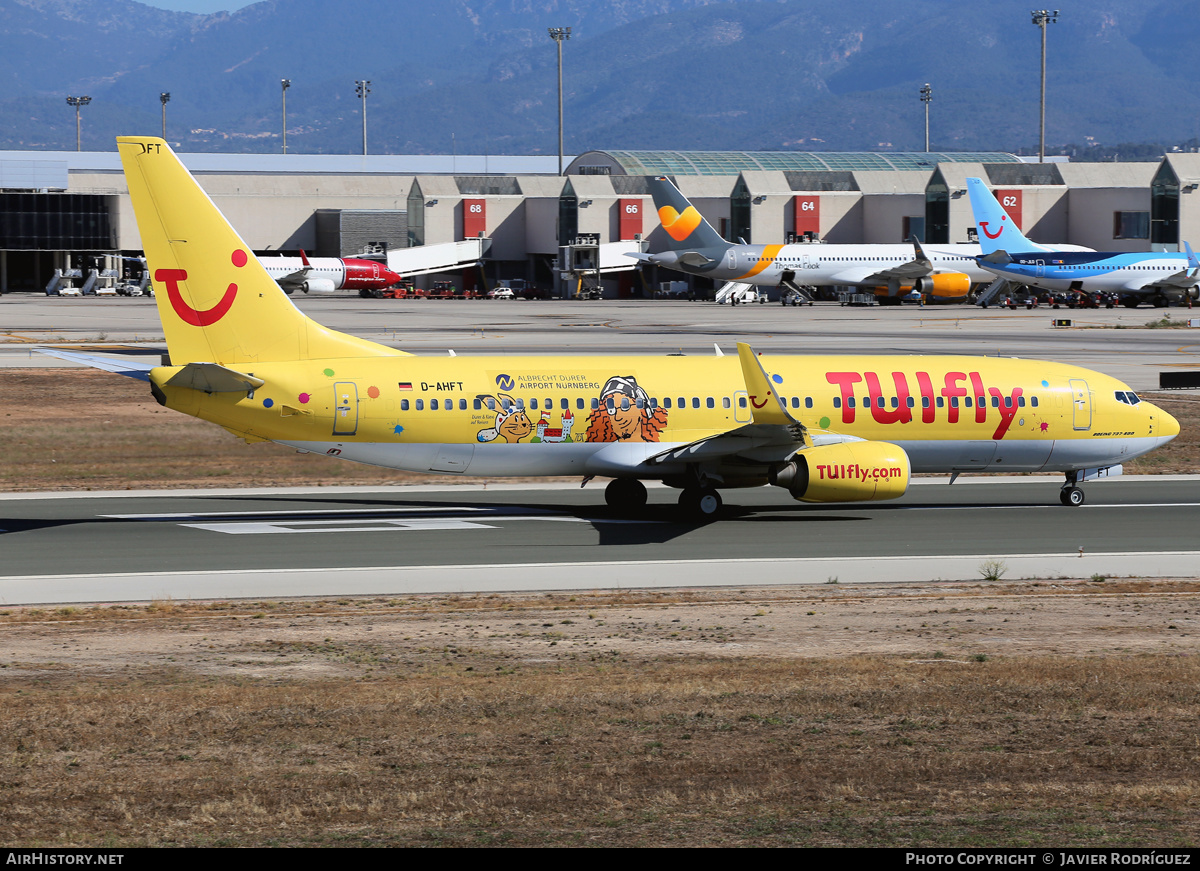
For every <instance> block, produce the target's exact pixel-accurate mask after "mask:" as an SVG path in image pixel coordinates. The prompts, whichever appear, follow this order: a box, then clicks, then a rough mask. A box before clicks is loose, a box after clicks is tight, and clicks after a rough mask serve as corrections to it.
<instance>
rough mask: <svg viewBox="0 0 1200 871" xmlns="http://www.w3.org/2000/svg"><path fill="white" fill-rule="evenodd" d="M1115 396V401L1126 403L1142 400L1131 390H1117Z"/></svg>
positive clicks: (1132, 403)
mask: <svg viewBox="0 0 1200 871" xmlns="http://www.w3.org/2000/svg"><path fill="white" fill-rule="evenodd" d="M1116 396H1117V402H1124V403H1125V404H1126V405H1137V404H1138V403H1139V402H1141V401H1142V400H1141V399H1139V398H1138V395H1137V394H1136V393H1134V392H1133V391H1132V390H1128V391H1127V390H1118V391H1117V392H1116Z"/></svg>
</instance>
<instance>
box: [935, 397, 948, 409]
mask: <svg viewBox="0 0 1200 871" xmlns="http://www.w3.org/2000/svg"><path fill="white" fill-rule="evenodd" d="M937 407H938V408H945V407H946V397H944V396H939V397H938V398H937Z"/></svg>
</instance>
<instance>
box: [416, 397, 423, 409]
mask: <svg viewBox="0 0 1200 871" xmlns="http://www.w3.org/2000/svg"><path fill="white" fill-rule="evenodd" d="M424 410H425V400H424V399H418V400H417V411H424Z"/></svg>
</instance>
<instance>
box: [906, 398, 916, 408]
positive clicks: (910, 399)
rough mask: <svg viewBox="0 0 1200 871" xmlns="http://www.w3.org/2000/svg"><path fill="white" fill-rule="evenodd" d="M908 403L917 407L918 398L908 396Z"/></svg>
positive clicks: (911, 406) (912, 406)
mask: <svg viewBox="0 0 1200 871" xmlns="http://www.w3.org/2000/svg"><path fill="white" fill-rule="evenodd" d="M907 405H908V407H909V408H916V406H917V400H915V399H913V398H912V397H911V396H910V397H908V402H907Z"/></svg>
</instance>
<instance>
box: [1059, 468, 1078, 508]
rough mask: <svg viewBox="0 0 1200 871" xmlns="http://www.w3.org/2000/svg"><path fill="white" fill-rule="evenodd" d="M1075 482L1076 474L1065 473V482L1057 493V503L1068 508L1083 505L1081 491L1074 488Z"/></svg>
mask: <svg viewBox="0 0 1200 871" xmlns="http://www.w3.org/2000/svg"><path fill="white" fill-rule="evenodd" d="M1077 480H1078V473H1077V472H1067V482H1066V483H1065V484H1063V486H1062V489H1061V490H1060V491H1058V501H1059V502H1061V503H1062V504H1063V505H1066V506H1067V507H1069V508H1078V507H1079V506H1080V505H1082V504H1083V491H1082V490H1080V489H1079V488H1078V487H1076V486H1075V482H1076V481H1077Z"/></svg>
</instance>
